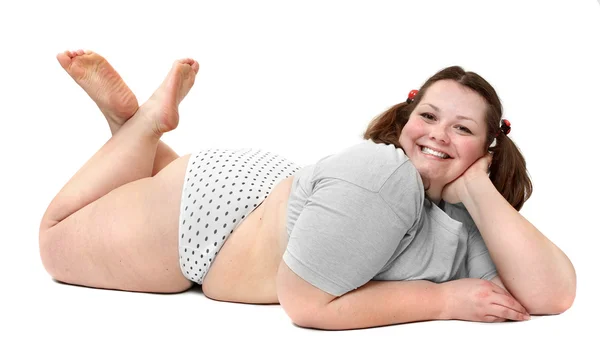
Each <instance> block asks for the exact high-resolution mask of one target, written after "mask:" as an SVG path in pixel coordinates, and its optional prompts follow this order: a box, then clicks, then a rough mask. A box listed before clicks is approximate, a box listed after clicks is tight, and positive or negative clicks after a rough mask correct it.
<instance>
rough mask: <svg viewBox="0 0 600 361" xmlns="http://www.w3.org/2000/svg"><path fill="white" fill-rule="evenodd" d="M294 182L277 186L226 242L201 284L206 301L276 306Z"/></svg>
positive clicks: (291, 178) (285, 181)
mask: <svg viewBox="0 0 600 361" xmlns="http://www.w3.org/2000/svg"><path fill="white" fill-rule="evenodd" d="M293 178H294V177H293V176H290V177H288V178H286V179H284V180H282V181H281V182H279V183H278V184H277V186H275V188H274V189H273V191H272V192H271V193H270V194H269V196H268V197H267V198H266V199H265V200H264V201H263V202H262V204H260V205H259V206H258V207H257V208H256V209H255V210H254V211H253V212H252V213H250V214H249V215H248V217H246V219H245V220H244V221H243V222H242V223H241V224H240V225H239V226H238V228H236V229H235V231H234V232H233V233H232V234H231V235H230V236H229V237H228V238H227V240H226V241H225V243H224V244H223V247H222V248H221V250H220V251H219V254H218V256H217V257H216V258H215V259H214V262H213V264H212V265H211V267H210V269H209V271H208V273H207V274H206V277H205V278H204V281H203V283H202V291H203V292H204V294H205V295H206V296H207V297H209V298H212V299H216V300H220V301H229V302H241V303H279V301H278V299H277V289H276V286H275V278H276V275H277V270H278V268H279V264H280V263H281V259H282V257H283V253H284V251H285V248H286V247H287V241H288V236H287V230H286V220H287V202H288V198H289V195H290V191H291V188H292V181H293Z"/></svg>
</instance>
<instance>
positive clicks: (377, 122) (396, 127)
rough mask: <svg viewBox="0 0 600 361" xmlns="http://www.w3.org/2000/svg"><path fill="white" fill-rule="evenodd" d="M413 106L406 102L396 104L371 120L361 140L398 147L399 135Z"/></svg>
mask: <svg viewBox="0 0 600 361" xmlns="http://www.w3.org/2000/svg"><path fill="white" fill-rule="evenodd" d="M408 108H414V106H411V104H408V103H406V102H403V103H398V104H396V105H394V106H392V107H391V108H389V109H388V110H386V111H385V112H383V113H381V114H380V115H378V116H377V117H376V118H375V119H373V120H372V121H371V122H370V123H369V125H368V127H367V130H365V132H364V134H363V139H367V140H368V139H371V140H373V141H374V142H375V143H385V144H393V145H394V146H395V147H396V148H402V147H401V146H400V133H401V132H402V128H404V125H405V124H406V122H408V117H409V116H410V112H411V111H412V109H408Z"/></svg>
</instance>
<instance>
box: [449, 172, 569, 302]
mask: <svg viewBox="0 0 600 361" xmlns="http://www.w3.org/2000/svg"><path fill="white" fill-rule="evenodd" d="M460 198H461V202H462V203H463V204H464V205H465V207H466V208H467V211H468V212H469V214H470V215H471V217H472V218H473V221H474V222H475V224H476V225H477V228H478V229H479V231H480V233H481V235H482V236H483V238H484V240H485V243H486V246H487V248H488V250H489V252H490V255H491V257H492V260H493V261H494V264H495V265H496V268H497V269H498V273H499V274H500V275H501V277H502V281H503V282H504V285H505V287H506V289H507V290H508V291H509V292H510V293H511V294H512V295H513V296H514V297H515V298H516V299H517V300H518V301H519V302H520V303H521V304H522V305H523V306H525V307H526V308H527V310H528V311H529V312H530V313H533V314H556V313H561V312H564V311H565V310H566V309H568V308H569V307H570V306H571V304H572V303H573V300H574V298H575V288H576V275H575V269H574V268H573V265H572V264H571V262H570V261H569V259H568V258H567V256H566V255H565V254H564V253H563V252H562V251H561V250H560V249H559V248H558V247H557V246H556V245H554V244H553V243H552V242H551V241H550V240H549V239H548V238H546V237H545V236H544V235H543V234H542V233H541V232H540V231H538V230H537V229H536V228H535V227H534V226H533V225H532V224H531V223H529V221H527V219H525V218H524V217H523V216H522V215H521V214H520V213H519V212H517V211H516V210H515V209H514V208H513V207H512V206H511V205H510V204H509V203H508V202H507V201H506V200H505V199H504V198H503V197H502V195H501V194H500V193H498V191H497V190H496V188H495V187H494V185H493V184H492V182H491V181H490V179H489V178H488V177H487V176H481V177H472V178H471V179H466V180H465V182H464V187H463V189H462V194H461V197H460Z"/></svg>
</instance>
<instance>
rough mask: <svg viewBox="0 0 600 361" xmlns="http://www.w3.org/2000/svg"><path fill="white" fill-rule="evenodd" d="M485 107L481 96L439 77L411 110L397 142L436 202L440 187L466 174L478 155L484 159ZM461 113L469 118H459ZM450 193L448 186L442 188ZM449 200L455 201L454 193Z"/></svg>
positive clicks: (427, 191) (438, 198) (430, 197)
mask: <svg viewBox="0 0 600 361" xmlns="http://www.w3.org/2000/svg"><path fill="white" fill-rule="evenodd" d="M436 108H437V109H436ZM486 108H487V105H486V102H485V99H484V98H483V97H481V96H480V95H479V94H477V93H476V92H474V91H472V90H470V89H469V88H466V87H464V86H462V85H460V84H459V83H457V82H455V81H453V80H440V81H438V82H436V83H434V84H433V85H432V86H431V87H429V89H428V90H427V92H426V93H425V95H424V96H423V98H422V99H421V102H420V103H419V104H418V105H417V107H416V108H415V109H414V110H413V112H412V113H411V115H410V117H409V119H408V122H407V123H406V125H405V126H404V129H403V130H402V134H401V135H400V145H401V146H402V148H403V149H404V152H405V153H406V155H407V156H408V158H410V160H411V162H412V163H413V164H414V165H415V167H416V168H417V170H418V171H419V174H420V175H421V178H422V180H423V185H424V186H425V189H426V194H427V196H428V197H429V199H431V200H432V201H433V202H435V203H439V202H440V200H441V199H442V193H443V191H444V187H446V186H447V185H449V184H451V183H452V182H454V181H455V180H457V179H458V178H459V177H461V176H462V175H464V174H470V173H471V172H467V173H465V171H467V170H468V169H469V167H471V166H472V165H474V164H475V163H476V162H477V161H478V160H479V159H480V158H482V160H481V162H482V163H485V162H487V159H486V158H483V157H486V156H487V153H486V152H485V140H486V132H487V125H486V122H485V112H486ZM461 116H462V117H466V118H469V119H460V117H461ZM421 146H427V147H429V148H432V149H434V150H437V151H441V152H443V153H446V154H447V155H449V156H450V158H447V159H441V158H439V157H436V156H434V155H430V154H425V153H423V152H422V151H421ZM485 169H486V170H487V166H486V168H485ZM455 186H456V184H455ZM453 193H455V192H453V191H452V189H450V190H449V191H447V192H446V194H448V195H450V194H453ZM448 200H450V199H448ZM451 200H453V201H456V197H453V198H452V199H451ZM450 203H456V202H450Z"/></svg>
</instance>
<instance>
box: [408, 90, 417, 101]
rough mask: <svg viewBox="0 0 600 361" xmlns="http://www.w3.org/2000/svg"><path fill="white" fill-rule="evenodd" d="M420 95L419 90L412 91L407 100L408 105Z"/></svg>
mask: <svg viewBox="0 0 600 361" xmlns="http://www.w3.org/2000/svg"><path fill="white" fill-rule="evenodd" d="M418 93H419V91H418V90H414V89H413V90H411V91H410V93H408V98H407V99H406V102H407V103H408V104H410V103H412V102H413V100H414V99H415V97H416V96H417V94H418Z"/></svg>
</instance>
